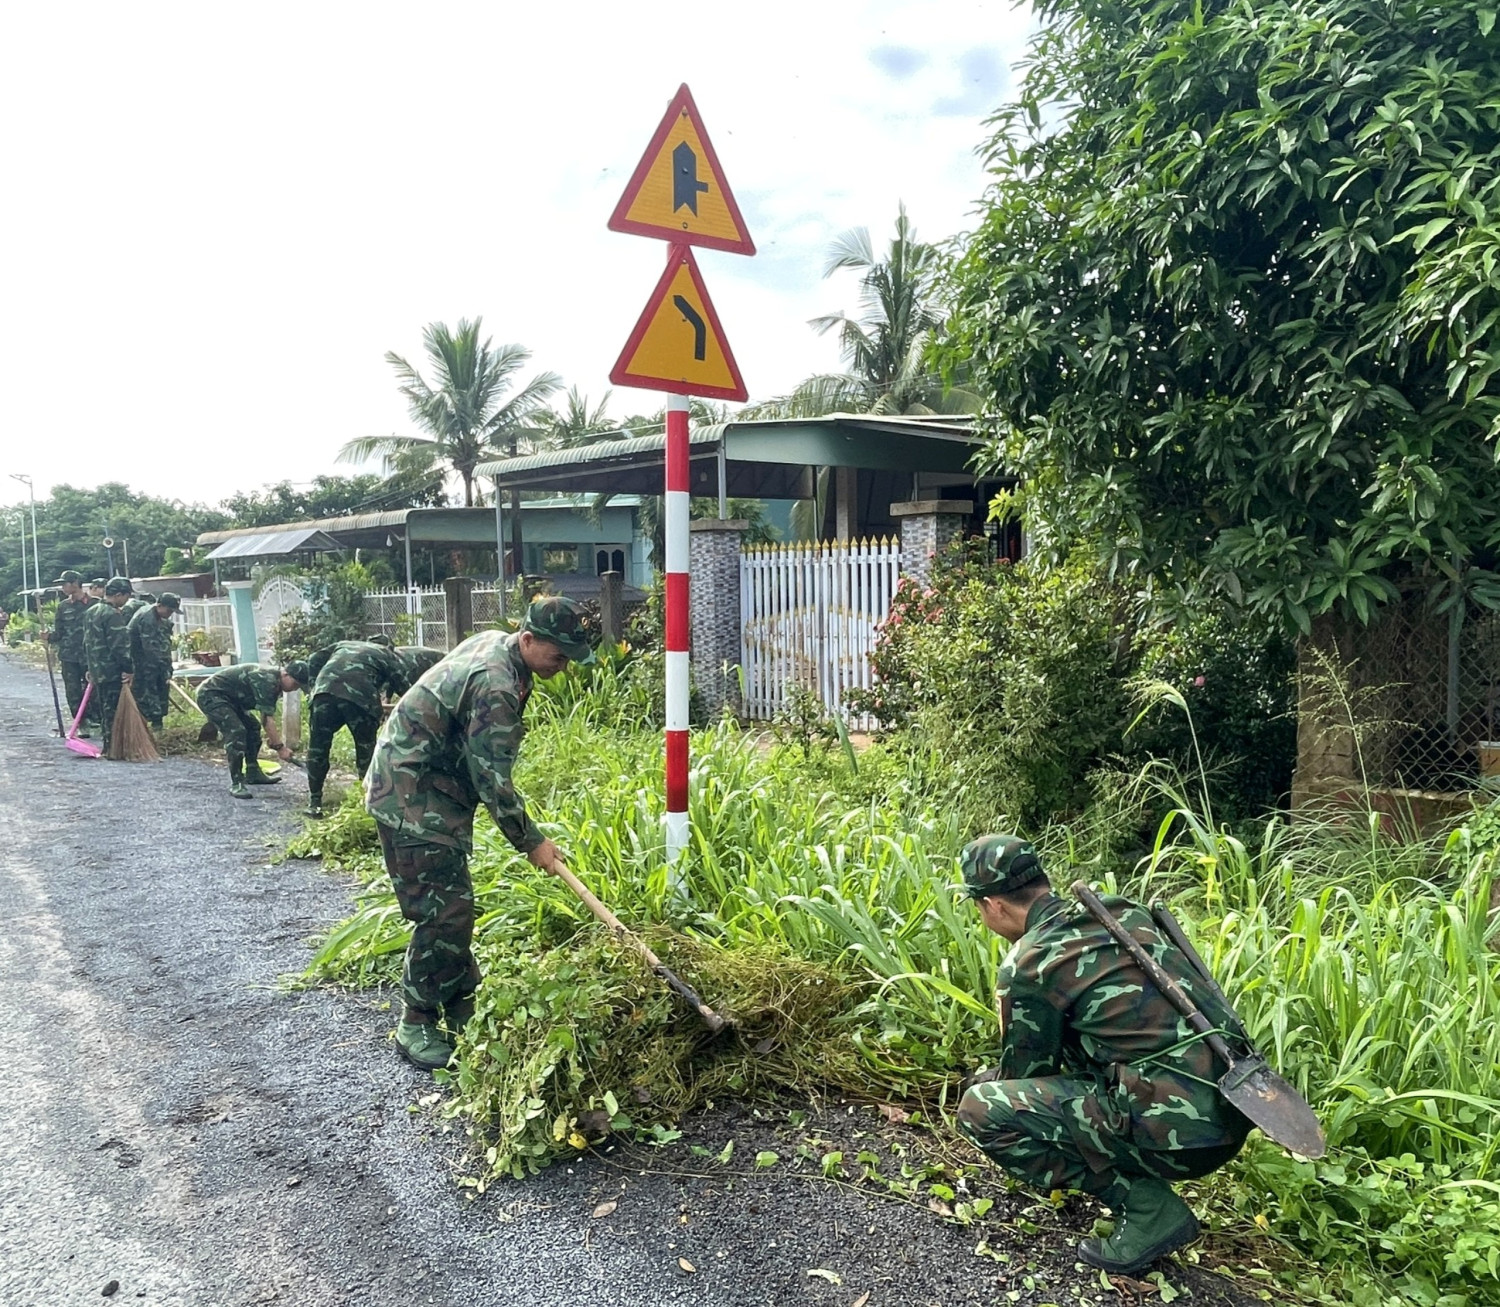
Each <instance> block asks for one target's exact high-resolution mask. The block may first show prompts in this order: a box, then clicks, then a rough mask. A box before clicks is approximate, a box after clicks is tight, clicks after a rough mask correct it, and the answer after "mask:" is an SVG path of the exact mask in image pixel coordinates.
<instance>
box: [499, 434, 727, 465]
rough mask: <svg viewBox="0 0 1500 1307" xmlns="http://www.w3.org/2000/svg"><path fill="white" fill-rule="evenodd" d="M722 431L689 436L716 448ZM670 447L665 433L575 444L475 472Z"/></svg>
mask: <svg viewBox="0 0 1500 1307" xmlns="http://www.w3.org/2000/svg"><path fill="white" fill-rule="evenodd" d="M721 431H722V428H721V427H719V426H716V425H715V426H706V427H699V428H697V429H696V430H694V431H690V432H689V433H688V443H689V444H691V445H716V444H718V443H719V435H720V432H721ZM666 448H667V437H666V433H665V432H659V433H658V434H656V435H654V436H632V437H631V438H630V439H629V440H598V441H595V442H594V443H593V444H591V445H573V446H570V447H569V448H567V449H544V450H542V452H541V453H539V454H521V455H519V456H518V457H516V458H497V459H495V460H494V461H493V462H489V463H480V464H479V465H478V466H477V467H476V468H475V469H474V475H475V476H477V477H492V476H505V475H507V474H508V473H514V472H530V471H533V470H534V469H536V468H543V467H547V468H551V467H568V466H570V465H571V464H574V463H603V462H608V461H609V460H610V459H616V458H635V457H636V456H638V455H640V454H655V453H664V452H665V450H666Z"/></svg>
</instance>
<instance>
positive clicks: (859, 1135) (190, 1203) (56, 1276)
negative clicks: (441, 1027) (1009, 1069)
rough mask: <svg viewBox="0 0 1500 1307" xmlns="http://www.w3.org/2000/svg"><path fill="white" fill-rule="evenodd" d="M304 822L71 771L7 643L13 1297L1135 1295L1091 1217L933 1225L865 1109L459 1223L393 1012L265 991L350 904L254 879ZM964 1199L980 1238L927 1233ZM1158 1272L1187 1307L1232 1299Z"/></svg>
mask: <svg viewBox="0 0 1500 1307" xmlns="http://www.w3.org/2000/svg"><path fill="white" fill-rule="evenodd" d="M304 801H305V790H304V782H303V781H302V779H301V777H300V774H297V773H291V774H290V775H289V777H288V779H287V781H286V783H284V784H283V785H281V786H278V787H275V788H268V789H266V790H263V791H260V792H258V793H256V794H255V796H254V800H253V801H252V802H248V803H247V802H238V801H235V800H233V799H231V798H230V797H229V796H228V794H227V790H226V785H225V776H224V771H223V768H222V766H221V765H216V764H215V763H213V762H210V761H206V760H204V759H203V758H201V757H174V758H169V759H167V760H166V761H164V762H162V763H158V764H129V763H106V762H100V761H86V760H82V759H78V758H75V757H74V756H73V755H72V754H70V753H68V752H67V751H66V750H65V749H64V748H63V746H62V744H61V743H60V742H59V741H58V740H57V739H56V737H55V734H54V733H53V731H52V704H51V698H50V693H49V691H48V689H47V683H46V677H45V674H43V673H40V672H39V671H38V670H37V669H35V668H34V667H31V666H26V665H23V664H21V663H19V662H18V661H16V660H15V659H13V658H12V657H10V656H9V652H8V651H6V652H5V653H0V816H3V819H4V820H3V823H0V831H3V840H0V902H3V903H4V905H5V915H6V917H7V923H6V929H5V930H4V931H3V932H0V980H3V984H4V989H5V993H6V995H7V997H8V999H9V1002H8V1005H7V1016H6V1019H5V1020H4V1022H3V1023H0V1120H3V1122H4V1125H5V1128H4V1130H3V1132H0V1303H3V1304H4V1305H5V1307H65V1305H67V1304H81V1303H93V1302H97V1301H99V1300H100V1298H101V1297H105V1298H114V1299H117V1300H119V1301H132V1302H133V1301H144V1302H148V1303H157V1304H175V1305H180V1307H241V1305H249V1304H264V1303H285V1304H295V1305H296V1307H324V1305H325V1304H356V1303H357V1304H368V1305H370V1307H385V1305H386V1304H390V1305H391V1307H396V1305H397V1304H400V1305H402V1307H405V1305H406V1304H437V1305H439V1307H460V1305H468V1304H479V1303H485V1304H492V1303H502V1304H504V1303H517V1304H519V1303H526V1304H534V1305H535V1307H547V1305H548V1304H562V1303H567V1304H575V1303H580V1302H583V1303H588V1304H590V1307H653V1305H654V1304H660V1303H702V1304H712V1305H714V1307H718V1305H719V1304H723V1305H724V1307H738V1305H740V1304H745V1305H746V1307H749V1305H750V1304H757V1305H760V1304H765V1305H780V1304H803V1303H806V1304H830V1305H831V1304H840V1305H841V1307H856V1305H857V1307H927V1305H928V1304H934V1305H936V1304H944V1305H946V1304H968V1303H975V1304H978V1303H1000V1304H1009V1303H1015V1304H1020V1305H1021V1307H1045V1304H1049V1303H1051V1304H1056V1305H1057V1307H1072V1305H1074V1304H1080V1305H1081V1304H1100V1305H1102V1304H1113V1303H1129V1302H1133V1301H1146V1302H1155V1301H1160V1300H1161V1297H1159V1296H1158V1294H1159V1292H1160V1291H1159V1290H1158V1287H1157V1286H1156V1285H1154V1284H1151V1285H1144V1286H1142V1288H1143V1289H1144V1290H1146V1291H1147V1292H1148V1295H1149V1296H1147V1297H1144V1298H1141V1297H1138V1296H1137V1294H1136V1292H1135V1291H1134V1290H1133V1289H1132V1288H1131V1287H1130V1286H1127V1285H1123V1284H1122V1285H1117V1286H1113V1287H1111V1286H1107V1285H1106V1284H1103V1283H1101V1280H1100V1277H1099V1275H1098V1273H1097V1272H1093V1271H1090V1270H1088V1269H1087V1268H1085V1267H1083V1266H1081V1265H1080V1264H1078V1263H1077V1262H1076V1261H1075V1259H1074V1257H1073V1254H1072V1244H1073V1242H1074V1241H1075V1240H1076V1239H1077V1237H1078V1235H1079V1233H1080V1232H1081V1231H1086V1230H1087V1228H1088V1227H1089V1225H1090V1224H1091V1222H1092V1220H1093V1219H1094V1212H1093V1211H1092V1210H1091V1209H1089V1208H1088V1207H1087V1205H1085V1204H1082V1203H1069V1204H1067V1205H1065V1206H1064V1207H1063V1208H1062V1209H1061V1210H1060V1211H1054V1210H1053V1209H1052V1208H1051V1207H1050V1206H1048V1205H1047V1204H1045V1203H1039V1202H1038V1201H1037V1200H1036V1199H1035V1197H1033V1196H1029V1195H1027V1194H1025V1193H1024V1192H1021V1191H1017V1192H1014V1193H1011V1192H1007V1190H1006V1189H1005V1186H1004V1185H1003V1183H1001V1182H1000V1180H999V1177H998V1176H993V1175H992V1174H990V1175H985V1176H983V1178H982V1179H980V1180H976V1187H975V1189H974V1192H973V1193H971V1194H964V1193H961V1192H960V1193H956V1194H954V1196H953V1201H952V1202H951V1203H947V1204H944V1199H943V1198H942V1197H940V1196H934V1195H932V1194H931V1193H930V1185H928V1184H926V1183H925V1181H926V1178H927V1177H926V1173H925V1172H924V1170H923V1168H922V1164H921V1163H919V1162H918V1161H917V1160H916V1159H917V1155H918V1154H919V1153H920V1152H921V1150H922V1148H923V1147H924V1143H923V1140H924V1136H923V1135H922V1133H921V1132H918V1131H913V1130H912V1129H911V1128H910V1127H907V1126H903V1125H900V1124H893V1123H891V1122H889V1121H887V1120H886V1118H885V1117H884V1116H883V1115H882V1114H881V1113H880V1112H879V1111H878V1110H877V1109H876V1108H875V1107H873V1106H871V1105H865V1104H851V1103H845V1102H837V1101H834V1102H825V1103H813V1104H799V1105H786V1106H785V1107H782V1108H778V1109H775V1110H772V1109H759V1110H756V1109H750V1108H746V1107H743V1106H738V1105H733V1104H724V1105H720V1106H718V1107H717V1108H715V1109H714V1110H713V1111H711V1112H708V1113H705V1114H703V1115H701V1116H699V1117H696V1118H694V1119H692V1120H690V1121H688V1122H684V1123H682V1125H681V1129H682V1136H681V1138H678V1139H675V1140H669V1141H668V1142H666V1143H665V1144H664V1145H662V1146H660V1147H658V1146H654V1145H647V1144H640V1143H624V1142H617V1143H615V1144H613V1145H611V1146H609V1147H607V1148H605V1149H602V1150H599V1151H597V1152H594V1153H591V1154H589V1155H586V1156H584V1157H581V1158H580V1159H579V1160H578V1161H577V1162H576V1163H575V1164H573V1165H572V1166H560V1167H556V1168H554V1169H552V1170H551V1171H549V1172H547V1173H545V1174H543V1175H541V1176H539V1177H536V1178H534V1179H531V1180H528V1181H526V1182H524V1183H513V1184H504V1185H499V1186H496V1187H494V1188H492V1189H491V1190H490V1191H489V1192H488V1193H486V1194H484V1195H483V1196H482V1197H480V1198H478V1199H477V1200H471V1199H470V1198H468V1197H466V1196H465V1191H464V1190H462V1189H461V1188H460V1187H459V1186H458V1185H457V1184H456V1183H455V1176H456V1173H457V1171H458V1169H459V1167H460V1165H461V1156H460V1152H461V1150H460V1146H459V1143H458V1141H457V1140H456V1139H455V1137H454V1136H452V1135H451V1134H445V1133H444V1132H443V1128H442V1121H441V1118H440V1117H439V1115H438V1113H437V1111H436V1110H435V1109H436V1103H435V1100H434V1098H433V1085H432V1082H431V1080H430V1078H428V1077H426V1076H423V1075H420V1074H419V1073H417V1072H415V1071H414V1070H412V1069H411V1068H409V1067H407V1066H406V1065H405V1064H404V1063H402V1062H401V1061H400V1060H399V1059H398V1058H397V1057H396V1056H395V1055H394V1053H393V1052H392V1049H391V1046H390V1042H389V1033H390V1027H391V1020H392V1018H391V1014H390V1012H389V1010H388V1007H389V999H388V996H383V995H378V994H377V995H369V994H363V995H348V994H342V993H331V992H312V993H308V992H295V991H291V990H289V989H288V988H287V987H286V985H285V983H284V978H285V977H286V976H287V975H288V974H289V973H295V972H296V971H298V970H299V969H300V968H301V967H302V966H303V965H304V964H305V962H306V960H307V958H308V956H309V954H310V947H309V940H310V939H311V937H313V936H314V935H315V934H316V933H317V932H318V931H319V930H320V929H322V928H325V927H326V926H328V925H329V924H331V923H332V922H334V921H335V920H337V919H338V918H339V917H340V916H341V915H343V914H344V913H345V912H346V911H347V909H348V907H349V905H350V893H351V889H350V886H349V885H348V884H346V883H345V882H343V881H341V880H340V879H338V878H336V877H333V876H330V875H328V874H326V873H324V872H323V871H321V870H320V869H319V868H318V866H317V865H316V864H297V863H282V864H279V865H271V864H270V863H269V861H268V854H269V851H270V849H271V847H272V846H273V844H275V843H276V842H278V841H280V840H282V839H284V838H285V836H286V834H287V833H288V832H289V831H291V830H293V829H295V827H296V824H297V818H296V816H295V813H296V811H297V809H298V808H299V807H300V806H301V804H302V803H303V802H304ZM925 1138H927V1139H929V1140H930V1139H931V1136H925ZM730 1143H732V1144H733V1145H734V1147H733V1148H732V1149H731V1150H729V1152H728V1154H727V1157H726V1152H725V1149H726V1145H728V1144H730ZM830 1149H839V1150H842V1151H843V1153H844V1156H845V1158H846V1165H845V1167H844V1172H845V1179H844V1180H842V1181H834V1182H831V1181H829V1180H826V1179H824V1178H823V1176H822V1170H821V1166H820V1165H819V1159H820V1158H821V1155H822V1154H823V1153H825V1152H827V1151H829V1150H830ZM861 1153H865V1154H867V1159H866V1160H865V1161H859V1160H857V1159H858V1155H859V1154H861ZM770 1154H775V1158H774V1160H773V1161H768V1160H767V1156H768V1155H770ZM869 1158H873V1159H874V1161H873V1163H872V1162H870V1161H869V1160H868V1159H869ZM757 1160H759V1163H760V1164H759V1165H757ZM866 1171H869V1172H870V1173H871V1175H870V1177H869V1178H867V1177H866ZM981 1193H983V1194H985V1195H990V1196H992V1197H993V1200H994V1203H995V1206H994V1208H993V1209H992V1210H991V1211H990V1212H989V1214H988V1216H987V1217H986V1218H985V1219H984V1220H983V1221H981V1222H979V1223H976V1224H970V1225H967V1226H965V1225H961V1224H957V1223H955V1222H954V1221H953V1220H952V1219H946V1218H945V1214H944V1212H943V1211H942V1210H941V1208H942V1206H943V1205H946V1206H947V1207H948V1208H949V1209H950V1210H951V1209H953V1208H956V1207H957V1204H958V1203H960V1202H964V1201H972V1199H973V1198H974V1197H976V1196H979V1195H980V1194H981ZM611 1204H612V1206H611ZM934 1204H937V1205H938V1210H933V1205H934ZM1213 1252H1214V1249H1213V1247H1212V1245H1210V1246H1209V1248H1208V1250H1207V1252H1206V1253H1204V1254H1203V1257H1204V1260H1205V1261H1207V1260H1211V1259H1212V1256H1213ZM1194 1255H1197V1254H1194ZM1163 1269H1164V1270H1165V1273H1166V1282H1167V1285H1168V1286H1169V1287H1168V1289H1167V1292H1166V1294H1163V1295H1161V1296H1168V1295H1170V1294H1171V1293H1173V1291H1174V1290H1175V1291H1178V1292H1180V1291H1183V1290H1186V1291H1188V1292H1190V1293H1191V1295H1192V1297H1191V1301H1192V1302H1193V1304H1194V1307H1211V1305H1223V1307H1231V1305H1233V1307H1238V1305H1239V1304H1243V1303H1247V1302H1249V1301H1251V1300H1252V1299H1253V1298H1254V1297H1256V1296H1258V1295H1251V1294H1245V1293H1242V1292H1241V1291H1239V1290H1236V1288H1235V1287H1234V1286H1233V1285H1232V1284H1230V1283H1229V1282H1228V1281H1227V1280H1225V1279H1223V1278H1222V1277H1220V1276H1218V1275H1216V1274H1212V1273H1210V1272H1209V1271H1208V1270H1206V1269H1205V1268H1204V1267H1203V1266H1194V1265H1191V1264H1189V1265H1179V1264H1176V1263H1173V1264H1170V1265H1168V1266H1166V1267H1164V1268H1163Z"/></svg>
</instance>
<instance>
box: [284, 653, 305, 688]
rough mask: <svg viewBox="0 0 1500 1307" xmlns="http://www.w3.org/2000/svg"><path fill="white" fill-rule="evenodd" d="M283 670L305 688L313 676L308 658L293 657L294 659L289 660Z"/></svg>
mask: <svg viewBox="0 0 1500 1307" xmlns="http://www.w3.org/2000/svg"><path fill="white" fill-rule="evenodd" d="M281 670H282V672H283V673H285V674H286V675H287V676H290V677H291V678H292V680H294V681H296V682H297V684H298V685H300V686H301V687H302V688H303V689H304V690H305V689H307V682H308V681H309V680H310V679H311V677H312V671H311V669H310V668H309V667H308V665H307V660H306V659H304V658H293V659H292V661H291V662H289V663H288V664H287V665H286V666H285V667H283V668H282V669H281Z"/></svg>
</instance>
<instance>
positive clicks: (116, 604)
mask: <svg viewBox="0 0 1500 1307" xmlns="http://www.w3.org/2000/svg"><path fill="white" fill-rule="evenodd" d="M134 611H135V609H134V608H132V607H131V605H130V582H129V581H128V580H127V579H126V578H125V577H123V576H114V577H111V578H110V579H109V581H108V582H106V583H105V586H104V602H103V603H99V604H93V605H92V606H91V607H90V608H89V609H88V612H87V613H86V615H85V617H84V628H83V645H84V655H85V658H86V660H87V663H88V675H89V680H90V681H91V682H92V683H93V686H94V698H95V699H97V700H98V701H99V721H100V724H101V725H102V726H103V728H104V753H105V756H106V757H107V756H108V755H109V744H110V739H111V737H112V736H113V734H114V726H115V709H116V707H117V706H118V705H119V702H120V687H121V686H122V685H129V684H130V682H131V680H132V679H133V676H132V674H133V672H134V670H135V668H134V665H133V664H132V662H131V659H130V618H131V615H132V614H133V613H134Z"/></svg>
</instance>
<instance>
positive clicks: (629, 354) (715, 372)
mask: <svg viewBox="0 0 1500 1307" xmlns="http://www.w3.org/2000/svg"><path fill="white" fill-rule="evenodd" d="M609 379H610V381H611V382H613V383H614V384H615V385H617V386H639V387H641V388H642V389H645V390H666V391H670V392H671V393H672V394H674V395H703V396H706V397H707V398H709V399H739V400H743V399H746V398H748V396H747V393H746V391H745V383H744V381H742V380H741V379H740V369H739V365H738V364H737V363H736V362H735V361H734V355H733V354H732V353H730V350H729V342H728V341H727V340H726V339H725V338H724V329H723V328H722V327H721V326H720V325H719V315H718V314H717V313H715V312H714V306H713V301H712V300H710V299H709V298H708V291H707V290H706V289H705V288H704V285H703V278H702V276H701V275H700V274H699V272H698V264H697V261H696V260H695V259H694V258H693V252H692V250H690V249H689V248H688V247H687V246H686V245H678V246H674V247H673V249H672V254H671V257H670V258H669V259H668V260H667V270H666V271H665V272H664V273H662V278H661V280H660V281H659V282H657V283H656V289H655V290H654V291H652V292H651V299H650V301H649V302H648V303H647V305H646V310H645V312H644V313H642V314H641V317H640V321H639V322H637V323H636V324H635V330H634V331H632V332H631V333H630V339H629V340H628V341H626V343H625V348H624V350H623V351H621V354H620V358H619V361H618V362H617V363H616V364H615V366H614V370H613V371H612V372H610V374H609Z"/></svg>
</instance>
